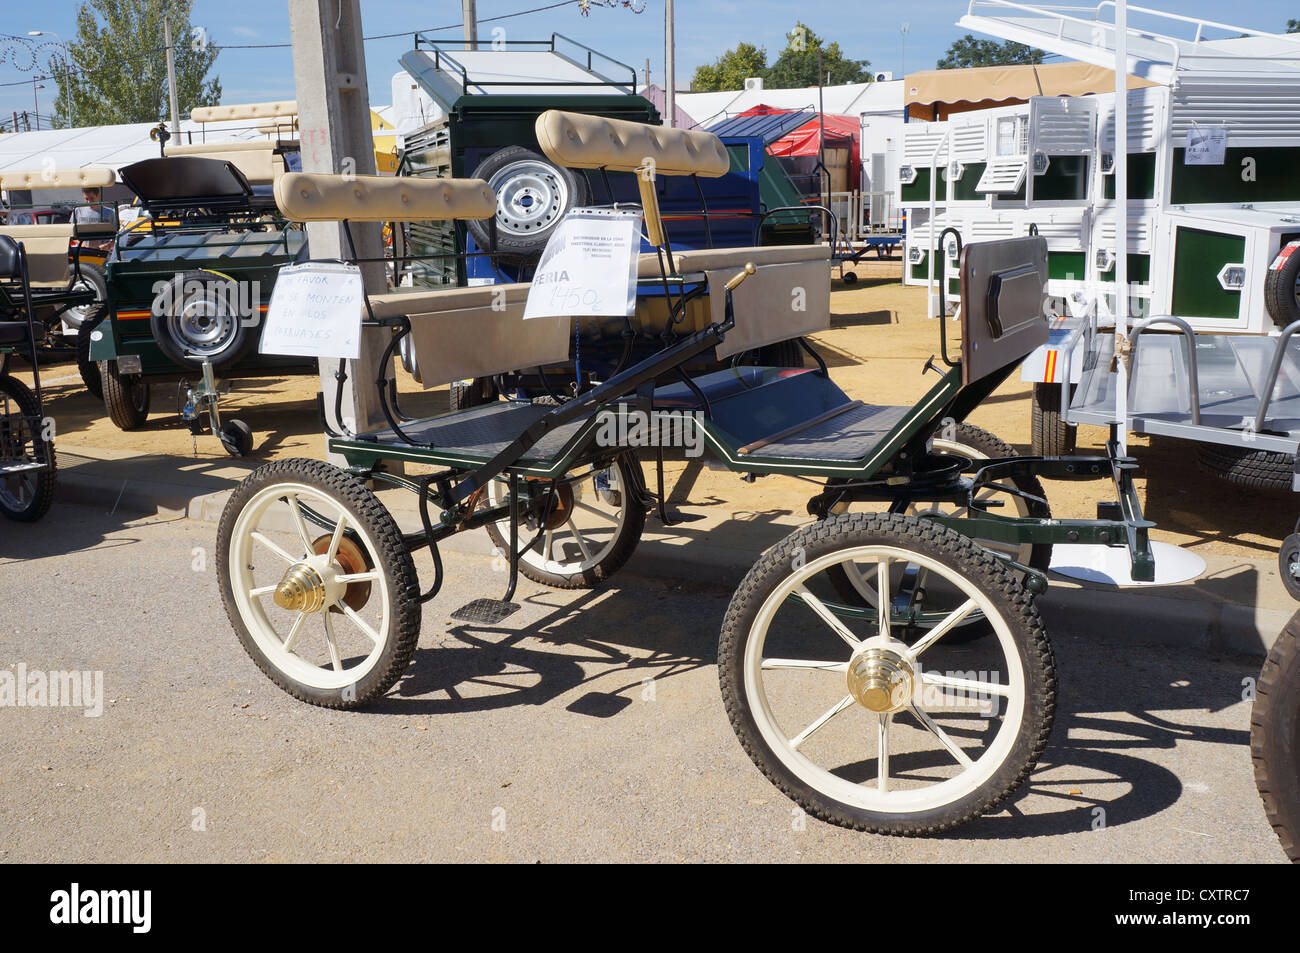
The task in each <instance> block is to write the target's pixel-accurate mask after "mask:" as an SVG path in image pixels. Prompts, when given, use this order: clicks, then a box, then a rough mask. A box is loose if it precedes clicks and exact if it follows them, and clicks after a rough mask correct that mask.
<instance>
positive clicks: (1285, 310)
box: [1264, 241, 1300, 328]
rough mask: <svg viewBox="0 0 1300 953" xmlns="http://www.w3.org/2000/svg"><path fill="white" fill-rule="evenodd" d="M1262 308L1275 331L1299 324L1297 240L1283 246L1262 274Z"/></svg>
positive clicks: (1299, 243)
mask: <svg viewBox="0 0 1300 953" xmlns="http://www.w3.org/2000/svg"><path fill="white" fill-rule="evenodd" d="M1264 308H1265V309H1266V310H1267V311H1268V314H1269V317H1271V318H1272V319H1273V323H1274V324H1276V325H1277V326H1278V327H1279V328H1284V327H1286V326H1287V325H1288V324H1292V323H1294V322H1296V321H1300V241H1297V242H1288V243H1287V244H1286V245H1284V246H1283V247H1282V249H1281V250H1280V251H1279V252H1278V253H1277V256H1276V257H1275V258H1274V259H1273V262H1272V264H1271V265H1270V266H1269V269H1268V271H1266V272H1264Z"/></svg>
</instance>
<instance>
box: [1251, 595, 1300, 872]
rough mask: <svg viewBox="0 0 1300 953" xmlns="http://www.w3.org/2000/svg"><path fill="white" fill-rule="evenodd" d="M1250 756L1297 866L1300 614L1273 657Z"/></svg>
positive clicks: (1254, 714)
mask: <svg viewBox="0 0 1300 953" xmlns="http://www.w3.org/2000/svg"><path fill="white" fill-rule="evenodd" d="M1250 756H1251V760H1252V761H1253V762H1254V765H1255V786H1256V787H1258V788H1259V796H1260V798H1261V799H1262V800H1263V802H1264V813H1265V814H1266V815H1267V816H1268V822H1269V823H1270V824H1272V825H1273V830H1275V831H1276V832H1277V836H1278V840H1279V841H1281V842H1282V849H1283V850H1284V851H1286V855H1287V857H1289V858H1291V861H1292V863H1300V613H1297V614H1296V615H1294V616H1292V617H1291V619H1290V621H1288V622H1287V624H1286V626H1285V627H1284V628H1283V629H1282V631H1281V632H1280V633H1279V634H1278V637H1277V641H1276V642H1274V643H1273V650H1272V651H1271V652H1269V653H1268V658H1267V659H1266V660H1265V662H1264V667H1263V669H1261V670H1260V673H1259V682H1258V683H1257V684H1256V686H1255V704H1254V705H1253V707H1252V708H1251V713H1250Z"/></svg>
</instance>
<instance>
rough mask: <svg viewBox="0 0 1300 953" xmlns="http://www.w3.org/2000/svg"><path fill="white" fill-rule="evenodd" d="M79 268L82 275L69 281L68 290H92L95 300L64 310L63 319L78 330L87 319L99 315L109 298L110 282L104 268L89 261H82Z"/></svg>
mask: <svg viewBox="0 0 1300 953" xmlns="http://www.w3.org/2000/svg"><path fill="white" fill-rule="evenodd" d="M79 268H80V271H81V277H80V278H78V277H76V276H73V278H72V280H71V281H70V282H69V283H68V290H69V291H92V292H94V294H95V300H94V301H91V302H90V303H89V304H81V305H76V306H75V307H71V308H69V309H68V310H67V311H64V312H63V319H64V320H65V321H67V322H68V326H69V327H72V328H76V329H78V330H79V329H80V328H81V326H82V325H83V324H85V323H86V322H87V321H89V320H91V319H92V318H95V317H96V316H98V315H99V313H100V311H101V310H102V309H103V308H104V303H105V302H106V301H107V300H108V282H106V281H105V280H104V269H103V268H102V267H101V266H99V265H92V264H90V263H89V262H82V264H81V265H80V266H79Z"/></svg>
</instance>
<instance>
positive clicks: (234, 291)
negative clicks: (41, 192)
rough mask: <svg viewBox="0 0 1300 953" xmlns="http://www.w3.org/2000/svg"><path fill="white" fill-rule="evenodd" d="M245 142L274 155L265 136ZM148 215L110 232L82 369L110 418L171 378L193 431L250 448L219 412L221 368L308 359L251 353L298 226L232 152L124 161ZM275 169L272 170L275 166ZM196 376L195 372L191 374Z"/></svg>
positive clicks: (125, 415) (123, 418) (126, 413)
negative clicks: (102, 291) (103, 283)
mask: <svg viewBox="0 0 1300 953" xmlns="http://www.w3.org/2000/svg"><path fill="white" fill-rule="evenodd" d="M265 145H266V146H267V148H266V149H262V148H260V144H258V146H259V147H258V148H255V149H252V150H244V151H243V152H241V153H240V154H241V155H244V156H245V158H247V157H248V156H250V155H253V154H254V153H255V154H256V156H257V159H258V163H259V165H262V166H267V167H268V168H269V166H270V164H271V163H272V162H275V161H277V160H276V158H275V156H274V154H273V150H272V149H271V143H266V144H265ZM121 176H122V179H123V181H124V182H126V183H127V184H128V185H129V186H130V187H131V188H132V190H133V191H134V192H135V193H136V194H137V195H138V196H139V197H140V200H141V202H142V204H143V207H144V209H145V210H146V211H147V212H148V218H147V219H146V220H142V221H140V222H137V223H135V224H134V225H133V226H132V227H130V228H128V229H124V230H122V231H120V232H118V233H117V235H116V237H115V238H114V243H113V249H112V251H111V252H110V254H109V256H108V258H107V261H106V272H105V273H106V278H107V285H108V299H107V302H106V303H105V305H104V306H103V308H102V309H101V310H100V311H99V312H98V313H97V315H96V316H95V317H94V318H93V319H91V320H89V321H87V322H86V323H85V324H83V325H82V328H81V331H80V334H81V340H80V343H79V349H80V351H81V352H82V353H84V354H85V355H86V361H85V362H84V364H83V367H82V375H83V377H84V378H85V379H86V382H87V386H88V387H91V389H92V391H93V390H96V389H98V391H99V393H100V394H101V395H102V397H103V399H104V407H105V410H106V412H107V414H108V416H109V419H111V420H112V421H113V423H114V424H116V425H117V426H118V427H119V428H121V429H123V430H134V429H136V428H138V427H141V426H143V425H144V424H145V422H146V420H147V419H148V416H149V410H150V404H151V391H152V388H153V387H154V386H155V385H159V384H172V385H173V386H174V387H175V390H174V391H173V393H174V394H175V395H176V405H175V406H176V410H177V412H178V413H179V414H180V416H181V418H182V419H183V420H184V421H186V422H187V423H188V424H189V426H190V429H191V432H192V433H193V434H195V436H197V435H198V434H200V433H202V432H203V430H204V428H205V427H206V428H208V429H210V430H211V432H212V434H213V436H216V437H217V438H218V439H219V440H220V441H221V444H222V446H223V447H224V448H225V449H226V450H227V451H228V452H229V453H231V454H232V455H234V456H242V455H244V454H246V453H248V452H249V451H250V450H251V449H252V431H251V429H250V428H249V427H248V426H247V425H246V424H245V423H244V422H243V421H240V420H233V419H232V420H227V421H225V422H224V423H222V421H221V418H220V414H219V411H218V403H219V400H220V397H221V395H222V394H223V393H224V392H225V390H226V388H225V387H224V386H223V385H222V383H221V382H220V381H219V380H218V378H217V375H221V377H223V378H228V377H237V378H256V377H265V376H271V375H282V374H284V373H286V372H289V373H307V372H309V371H311V370H312V369H313V368H314V366H315V362H314V361H307V360H304V359H302V358H287V357H279V356H274V355H262V354H259V353H258V344H259V341H260V339H261V327H262V322H261V316H262V315H263V314H264V313H265V311H266V308H267V303H268V302H269V300H270V294H271V291H272V288H273V287H274V284H275V277H276V274H277V272H278V270H279V266H281V265H284V264H289V263H292V262H294V261H297V260H299V259H300V258H302V257H304V256H305V255H306V253H307V251H306V249H307V237H306V233H305V232H304V231H303V230H302V228H301V227H299V226H297V225H296V224H294V223H291V222H287V221H285V220H284V219H282V218H280V217H279V216H278V215H276V214H275V201H274V199H273V198H271V196H269V195H268V194H266V193H265V191H263V192H261V193H258V192H255V189H254V186H253V185H251V184H250V183H249V181H248V179H247V178H245V176H244V174H243V173H242V172H241V171H240V169H239V168H238V167H236V166H235V164H234V163H233V162H232V161H230V160H228V159H227V160H223V159H217V158H211V157H207V156H202V155H192V154H185V155H174V156H168V157H165V158H157V159H145V160H143V161H141V162H136V163H133V164H132V165H129V166H127V167H125V168H124V169H122V170H121ZM272 177H274V176H272ZM191 382H196V383H191Z"/></svg>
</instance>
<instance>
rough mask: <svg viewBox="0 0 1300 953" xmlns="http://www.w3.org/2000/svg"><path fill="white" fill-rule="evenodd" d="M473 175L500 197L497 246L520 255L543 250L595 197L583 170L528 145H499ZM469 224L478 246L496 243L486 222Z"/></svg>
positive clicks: (537, 252)
mask: <svg viewBox="0 0 1300 953" xmlns="http://www.w3.org/2000/svg"><path fill="white" fill-rule="evenodd" d="M470 178H473V179H483V180H484V181H486V182H487V184H488V186H489V187H490V188H491V189H492V193H493V194H494V195H495V196H496V197H497V212H496V250H497V251H498V252H500V253H501V254H503V255H506V256H508V257H511V258H515V259H519V258H526V257H529V256H532V255H536V254H540V253H541V250H542V249H543V248H545V247H546V242H547V241H548V240H549V239H550V237H551V233H552V232H553V231H554V230H555V227H556V226H557V225H559V223H560V220H561V219H563V218H564V216H565V215H566V214H567V213H568V212H569V210H570V209H573V208H577V207H580V206H584V205H587V204H589V203H590V201H591V191H590V189H588V188H587V180H586V179H585V178H583V176H582V174H581V173H580V172H577V171H575V170H573V169H566V168H563V167H562V166H558V165H556V164H555V163H554V162H551V161H550V160H549V159H547V158H546V157H545V156H541V155H538V154H537V153H536V152H534V151H532V150H531V149H525V148H524V147H523V146H507V147H506V148H504V149H498V150H497V151H496V152H494V153H492V154H491V155H490V156H488V157H487V158H486V159H484V160H483V161H482V162H480V163H479V164H478V166H477V168H475V169H474V171H473V173H472V174H471V175H470ZM465 225H466V227H467V228H468V229H469V233H470V234H471V235H473V236H474V242H475V244H477V245H478V246H479V248H481V249H483V250H487V249H489V248H491V247H492V246H491V236H490V235H489V233H488V222H487V221H478V220H475V219H471V220H469V221H467V222H466V223H465Z"/></svg>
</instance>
